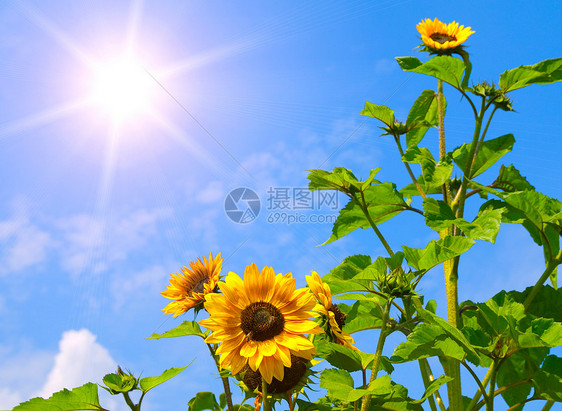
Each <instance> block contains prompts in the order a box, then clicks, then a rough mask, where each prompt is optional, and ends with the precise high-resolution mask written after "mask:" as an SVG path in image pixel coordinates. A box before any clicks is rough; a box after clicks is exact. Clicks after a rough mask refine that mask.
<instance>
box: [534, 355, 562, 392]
mask: <svg viewBox="0 0 562 411" xmlns="http://www.w3.org/2000/svg"><path fill="white" fill-rule="evenodd" d="M533 384H534V386H535V390H536V391H537V394H540V395H541V397H542V398H544V399H546V400H551V401H557V402H562V358H559V357H556V356H555V355H549V356H548V357H546V359H545V360H544V363H543V364H542V367H541V370H540V371H539V372H538V373H537V374H536V375H535V376H534V377H533Z"/></svg>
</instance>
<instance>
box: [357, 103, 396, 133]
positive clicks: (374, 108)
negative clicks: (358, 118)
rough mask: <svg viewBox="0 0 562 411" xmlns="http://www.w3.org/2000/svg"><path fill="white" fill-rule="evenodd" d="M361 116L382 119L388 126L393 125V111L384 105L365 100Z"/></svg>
mask: <svg viewBox="0 0 562 411" xmlns="http://www.w3.org/2000/svg"><path fill="white" fill-rule="evenodd" d="M361 115H362V116H368V117H374V118H376V119H377V120H380V121H382V122H383V123H384V124H386V125H387V126H388V127H391V126H393V125H394V121H395V119H394V111H392V110H391V109H389V108H388V107H386V106H383V105H378V104H373V103H369V102H368V101H366V102H365V109H364V110H362V111H361Z"/></svg>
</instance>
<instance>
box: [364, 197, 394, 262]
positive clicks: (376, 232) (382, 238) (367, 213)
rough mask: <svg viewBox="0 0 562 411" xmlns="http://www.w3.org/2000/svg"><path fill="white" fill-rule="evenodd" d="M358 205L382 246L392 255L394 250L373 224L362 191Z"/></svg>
mask: <svg viewBox="0 0 562 411" xmlns="http://www.w3.org/2000/svg"><path fill="white" fill-rule="evenodd" d="M359 207H360V208H361V210H362V211H363V214H365V217H366V218H367V221H368V222H369V224H370V225H371V227H372V228H373V231H374V232H375V234H376V235H377V237H378V238H379V240H380V242H381V243H382V245H383V246H384V248H385V250H386V251H387V253H388V254H389V255H390V256H391V257H394V251H392V248H390V245H389V244H388V242H387V241H386V239H385V238H384V236H383V235H382V233H381V231H380V230H379V229H378V227H377V225H376V224H375V222H374V221H373V219H372V218H371V215H370V214H369V206H368V205H367V202H366V201H365V194H364V193H363V191H361V203H359Z"/></svg>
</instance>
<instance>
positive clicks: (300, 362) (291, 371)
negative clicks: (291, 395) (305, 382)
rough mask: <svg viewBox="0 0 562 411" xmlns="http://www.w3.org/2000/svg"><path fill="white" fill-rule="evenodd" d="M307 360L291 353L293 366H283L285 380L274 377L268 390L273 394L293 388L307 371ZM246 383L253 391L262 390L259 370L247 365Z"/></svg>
mask: <svg viewBox="0 0 562 411" xmlns="http://www.w3.org/2000/svg"><path fill="white" fill-rule="evenodd" d="M306 362H307V361H306V360H304V359H302V358H300V357H296V356H294V355H293V354H291V366H290V367H283V380H282V381H279V380H278V379H277V378H273V380H271V384H268V387H267V391H268V392H270V393H272V394H282V393H285V392H287V391H290V390H292V389H293V388H294V387H295V386H296V385H298V383H299V382H300V381H301V378H302V377H303V376H304V374H305V373H306V370H307V366H306ZM244 383H245V384H246V386H247V387H248V388H249V389H251V390H252V391H253V390H255V389H256V388H257V389H258V391H260V392H261V389H262V386H261V384H262V380H261V374H260V373H259V371H253V370H252V369H251V368H249V367H247V369H246V373H245V374H244Z"/></svg>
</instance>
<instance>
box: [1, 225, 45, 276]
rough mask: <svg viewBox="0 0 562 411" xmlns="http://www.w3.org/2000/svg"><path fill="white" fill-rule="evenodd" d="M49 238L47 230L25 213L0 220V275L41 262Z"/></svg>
mask: <svg viewBox="0 0 562 411" xmlns="http://www.w3.org/2000/svg"><path fill="white" fill-rule="evenodd" d="M51 240H52V239H51V236H50V234H49V233H48V232H47V231H45V230H43V229H41V228H39V227H38V226H37V225H35V224H33V223H31V222H30V220H29V218H28V217H27V216H25V215H17V216H15V217H13V218H12V219H8V220H4V221H0V245H1V248H0V276H2V275H6V274H9V273H14V272H18V271H22V270H24V269H26V268H29V267H31V266H34V265H36V264H39V263H41V262H42V261H43V260H44V259H45V257H46V254H47V249H48V248H49V246H50V245H51Z"/></svg>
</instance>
